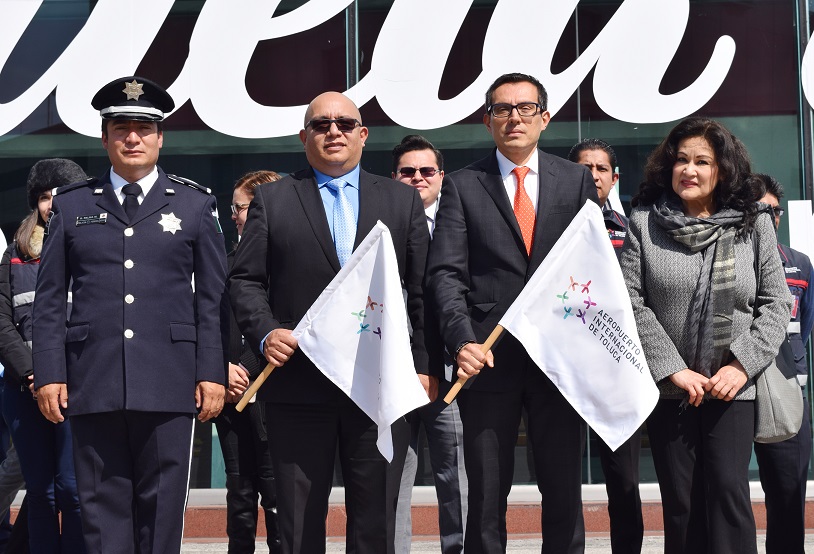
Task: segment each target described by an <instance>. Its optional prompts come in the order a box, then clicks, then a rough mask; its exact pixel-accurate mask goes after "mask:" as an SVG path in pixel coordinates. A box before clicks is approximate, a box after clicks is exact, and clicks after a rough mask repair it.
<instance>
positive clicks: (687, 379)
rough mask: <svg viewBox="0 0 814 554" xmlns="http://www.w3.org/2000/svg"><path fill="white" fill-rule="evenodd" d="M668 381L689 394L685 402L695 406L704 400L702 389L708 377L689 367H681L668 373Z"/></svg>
mask: <svg viewBox="0 0 814 554" xmlns="http://www.w3.org/2000/svg"><path fill="white" fill-rule="evenodd" d="M670 381H672V382H673V384H674V385H675V386H677V387H679V388H682V389H684V390H685V391H687V394H689V398H688V399H687V402H689V403H690V404H692V405H693V406H695V407H696V408H697V407H698V406H700V405H701V402H702V401H703V400H704V389H705V387H706V386H707V382H708V381H709V379H707V378H706V377H704V376H703V375H701V374H700V373H698V372H695V371H693V370H691V369H690V368H686V369H682V370H681V371H677V372H675V373H673V374H672V375H670Z"/></svg>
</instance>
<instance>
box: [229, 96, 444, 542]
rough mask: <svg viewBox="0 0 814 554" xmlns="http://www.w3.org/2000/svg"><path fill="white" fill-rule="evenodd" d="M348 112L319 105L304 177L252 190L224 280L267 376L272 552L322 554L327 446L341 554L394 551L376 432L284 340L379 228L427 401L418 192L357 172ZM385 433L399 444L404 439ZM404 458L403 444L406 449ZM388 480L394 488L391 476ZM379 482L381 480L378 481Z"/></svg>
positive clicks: (425, 240) (362, 133)
mask: <svg viewBox="0 0 814 554" xmlns="http://www.w3.org/2000/svg"><path fill="white" fill-rule="evenodd" d="M361 119H362V118H361V115H360V113H359V110H358V108H357V107H356V106H355V105H354V104H353V102H351V101H350V100H349V99H348V98H347V97H345V96H343V95H342V94H339V93H337V92H326V93H324V94H321V95H319V96H317V97H316V98H315V99H314V100H313V101H312V102H311V104H310V105H309V106H308V109H307V110H306V112H305V125H304V128H303V130H302V131H300V140H301V141H302V143H303V145H304V147H305V157H306V158H307V159H308V163H309V165H310V167H309V168H307V169H305V170H303V171H299V172H297V173H293V174H291V175H289V176H287V177H285V178H283V179H281V180H280V181H277V182H276V183H274V184H272V185H267V186H261V187H258V188H257V192H256V194H255V197H254V199H253V201H252V203H251V208H250V209H249V216H248V220H247V221H246V226H245V228H244V233H243V236H242V238H241V243H240V248H238V249H237V254H236V256H235V263H234V266H233V268H232V272H231V275H230V293H231V297H232V306H233V310H234V313H235V316H236V319H237V322H238V325H239V326H240V328H241V331H242V333H243V335H244V337H245V338H246V339H248V340H249V342H250V343H251V344H252V345H253V346H255V347H258V348H260V349H262V351H263V354H264V356H265V357H266V359H267V360H268V361H269V363H271V364H272V365H273V366H275V367H276V368H277V369H276V370H275V371H274V372H273V373H272V374H271V375H270V376H269V378H268V382H267V383H266V384H265V386H264V387H263V388H261V389H260V391H259V393H258V399H259V400H262V401H265V402H266V417H267V420H268V422H269V424H268V439H269V445H270V446H272V448H271V456H272V461H273V463H274V472H275V477H276V480H277V483H278V489H277V510H278V514H279V518H280V519H279V521H280V535H281V542H282V551H283V552H284V553H286V554H290V553H305V554H312V553H319V552H325V515H326V513H327V511H328V496H329V494H330V492H331V486H332V484H333V467H334V458H335V455H336V450H337V446H338V447H339V459H340V462H341V465H342V477H343V481H344V486H345V498H346V499H347V502H346V508H347V515H348V524H347V550H348V552H357V553H358V554H364V553H370V554H383V553H388V552H392V551H393V535H394V530H395V507H396V496H397V494H398V482H399V479H398V477H400V476H401V470H400V467H401V465H400V464H403V463H404V456H405V453H406V452H405V449H401V450H399V449H397V450H396V453H395V456H394V458H393V464H392V465H394V466H396V465H398V466H399V470H398V471H397V472H395V471H393V470H392V469H391V470H390V471H389V472H388V466H389V464H388V463H387V461H386V460H385V458H384V457H383V456H382V455H381V454H380V453H379V451H378V449H377V447H376V439H377V426H376V424H375V423H374V422H373V421H372V420H371V419H370V418H369V417H368V416H367V415H366V414H365V413H364V412H363V411H362V410H361V409H360V408H359V407H358V406H356V404H354V403H353V402H352V401H351V400H350V399H349V398H348V396H346V395H345V393H344V392H342V391H341V390H340V389H339V388H338V387H337V386H336V385H334V384H333V383H332V382H331V381H329V380H328V378H327V377H325V376H324V375H323V374H322V373H321V372H320V371H319V369H317V367H316V366H315V365H314V364H313V363H312V362H311V360H310V359H308V357H307V356H305V354H303V353H302V351H300V350H299V349H298V348H297V341H296V340H295V339H294V338H293V337H292V336H291V330H292V329H293V328H294V327H295V326H296V325H297V323H298V322H299V321H300V319H301V318H302V317H303V315H304V314H305V313H306V312H307V311H308V309H309V308H310V306H311V304H312V303H313V302H314V301H315V300H316V299H317V297H318V296H319V295H320V294H321V293H322V291H323V290H324V289H325V287H326V286H327V285H328V284H329V283H330V282H331V280H332V279H333V278H334V277H335V276H336V274H337V273H338V272H339V270H340V269H341V267H342V266H343V265H344V264H345V262H346V261H347V260H348V259H349V258H350V255H351V253H352V252H353V249H354V248H355V247H356V246H358V244H359V242H361V241H362V240H363V239H364V238H365V237H366V236H367V234H368V232H369V231H370V230H371V229H372V228H373V227H374V226H375V225H376V221H377V220H381V221H382V222H383V223H384V224H385V225H387V226H388V228H389V229H390V233H391V236H392V239H393V246H394V247H395V252H396V258H397V260H398V266H399V273H400V276H401V279H402V283H403V287H404V289H405V290H406V292H407V298H406V301H407V314H408V316H409V318H410V323H411V325H412V329H413V333H412V349H413V361H414V363H415V367H416V370H417V372H418V373H419V374H420V375H419V378H420V379H421V381H422V384H423V385H424V387H425V389H426V390H427V391H428V394H429V396H430V398H431V399H434V398H435V394H436V392H437V386H438V385H437V378H436V377H430V376H429V375H428V372H429V369H428V368H429V361H428V356H427V351H426V348H425V345H424V301H423V290H422V280H423V277H424V267H425V263H426V256H427V248H428V244H429V238H430V237H429V233H428V232H427V224H426V222H425V216H424V206H423V203H422V202H421V197H420V196H419V194H418V192H417V191H416V190H415V189H413V188H410V187H408V186H405V185H404V184H403V183H399V182H397V181H393V180H392V179H389V178H386V177H378V176H376V175H371V174H370V173H367V172H366V171H364V170H362V169H361V167H360V165H359V162H360V160H361V158H362V150H363V148H364V146H365V141H366V140H367V136H368V129H367V127H364V126H363V125H362V123H361ZM400 423H401V428H402V429H401V430H398V429H396V427H398V426H397V425H395V424H394V429H393V434H394V442H395V437H396V435H397V434H398V433H400V432H401V433H406V422H405V421H404V419H403V418H402V419H401V422H400ZM404 443H405V447H406V441H404ZM395 474H397V475H396V477H395V479H393V478H392V477H393V475H395ZM388 476H390V477H391V480H390V481H389V482H388Z"/></svg>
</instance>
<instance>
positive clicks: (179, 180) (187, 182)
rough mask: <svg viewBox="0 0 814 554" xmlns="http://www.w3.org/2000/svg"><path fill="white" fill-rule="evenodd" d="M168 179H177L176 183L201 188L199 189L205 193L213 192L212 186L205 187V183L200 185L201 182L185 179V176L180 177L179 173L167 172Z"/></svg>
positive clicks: (196, 188)
mask: <svg viewBox="0 0 814 554" xmlns="http://www.w3.org/2000/svg"><path fill="white" fill-rule="evenodd" d="M167 179H169V180H170V181H175V182H176V183H180V184H182V185H186V186H188V187H189V188H192V189H195V190H199V191H201V192H203V193H206V194H212V189H210V188H208V187H205V186H203V185H199V184H198V183H196V182H195V181H191V180H189V179H185V178H183V177H179V176H178V175H172V174H170V173H167Z"/></svg>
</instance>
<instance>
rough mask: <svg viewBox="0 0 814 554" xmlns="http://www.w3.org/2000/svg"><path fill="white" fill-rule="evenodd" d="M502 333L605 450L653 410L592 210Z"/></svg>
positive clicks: (613, 267) (618, 279)
mask: <svg viewBox="0 0 814 554" xmlns="http://www.w3.org/2000/svg"><path fill="white" fill-rule="evenodd" d="M500 325H502V326H503V327H504V328H505V329H506V330H507V331H509V332H510V333H511V334H512V335H514V336H515V337H516V338H517V339H518V340H519V341H520V342H521V344H523V346H524V348H525V349H526V352H528V354H529V356H530V357H531V359H532V360H533V361H534V363H536V364H537V365H538V366H539V367H540V368H541V369H542V370H543V372H544V373H545V374H546V375H547V376H548V377H549V378H550V379H551V381H552V382H553V383H554V384H555V385H556V386H557V388H558V389H559V390H560V392H561V393H562V394H563V396H564V397H565V398H566V400H568V402H570V403H571V405H572V406H573V407H574V409H575V410H576V411H577V413H579V415H581V416H582V418H583V419H584V420H585V421H586V422H587V423H588V425H590V426H591V427H592V428H593V429H594V431H596V433H597V434H598V435H599V436H600V437H602V439H603V440H604V441H605V443H606V444H607V445H608V446H609V447H610V448H611V449H613V450H616V449H617V448H618V447H619V446H621V445H622V443H624V442H625V441H626V440H627V439H628V438H630V436H631V435H632V434H633V433H634V432H635V431H636V429H638V428H639V427H640V426H641V425H642V423H643V422H644V420H645V419H646V418H647V416H648V415H650V412H652V411H653V408H654V407H655V406H656V402H657V401H658V397H659V393H658V388H657V387H656V384H655V383H654V382H653V378H652V377H651V375H650V370H649V368H648V367H647V362H646V361H645V359H644V352H643V351H642V347H641V342H640V341H639V333H638V331H637V330H636V323H635V320H634V318H633V308H632V307H631V305H630V297H629V296H628V293H627V288H626V287H625V282H624V279H623V278H622V271H621V269H620V268H619V263H618V261H617V259H616V254H615V253H614V251H613V247H612V246H611V243H610V240H608V232H607V229H606V228H605V223H604V220H603V218H602V211H601V210H600V209H599V207H598V206H597V205H596V204H595V203H594V202H592V201H590V200H589V201H587V202H586V203H585V206H583V207H582V209H581V210H580V211H579V213H578V214H577V215H576V217H574V220H573V221H572V222H571V224H570V225H569V226H568V228H567V229H566V230H565V232H563V234H562V236H561V237H560V239H559V240H558V241H557V243H556V244H555V245H554V247H553V248H552V249H551V252H550V253H549V254H548V255H547V256H546V258H545V260H543V263H542V264H540V267H538V268H537V270H536V271H535V272H534V275H533V276H532V278H531V279H530V280H529V282H528V283H526V286H525V287H524V288H523V290H522V292H521V293H520V295H519V296H518V297H517V299H516V300H515V301H514V303H513V304H512V305H511V306H510V307H509V310H508V311H507V312H506V314H505V315H504V316H503V318H502V319H501V320H500Z"/></svg>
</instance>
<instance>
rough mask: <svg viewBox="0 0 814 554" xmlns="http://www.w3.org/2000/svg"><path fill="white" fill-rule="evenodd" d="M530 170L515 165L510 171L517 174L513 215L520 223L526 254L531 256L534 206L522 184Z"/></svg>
mask: <svg viewBox="0 0 814 554" xmlns="http://www.w3.org/2000/svg"><path fill="white" fill-rule="evenodd" d="M529 171H531V169H530V168H528V167H525V166H524V167H515V168H514V169H512V173H514V174H515V176H517V190H516V191H515V193H514V216H515V217H516V218H517V223H518V225H520V233H521V234H522V235H523V242H524V243H526V254H528V255H529V256H531V243H532V241H533V240H534V218H535V214H534V206H533V205H532V203H531V198H529V195H528V193H527V192H526V187H524V186H523V181H524V180H525V179H526V175H528V172H529Z"/></svg>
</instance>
